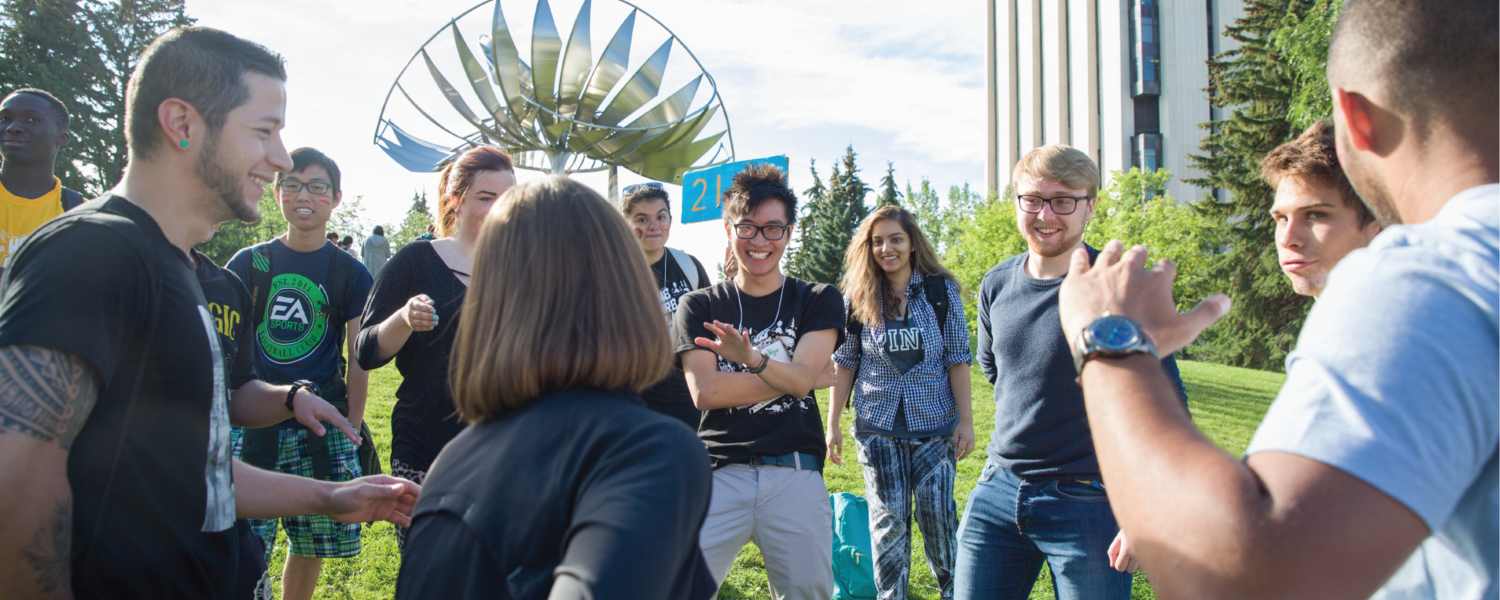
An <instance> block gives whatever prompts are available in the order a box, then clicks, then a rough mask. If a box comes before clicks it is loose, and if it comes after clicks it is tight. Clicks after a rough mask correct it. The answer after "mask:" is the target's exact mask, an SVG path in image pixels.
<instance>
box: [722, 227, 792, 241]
mask: <svg viewBox="0 0 1500 600" xmlns="http://www.w3.org/2000/svg"><path fill="white" fill-rule="evenodd" d="M791 228H792V227H791V226H790V225H750V224H748V223H741V224H737V225H735V226H734V234H735V235H737V236H739V237H740V239H742V240H753V239H755V234H757V233H759V234H761V235H763V236H765V238H766V239H767V240H768V241H772V242H774V241H776V240H779V239H781V238H784V237H786V232H787V230H789V229H791Z"/></svg>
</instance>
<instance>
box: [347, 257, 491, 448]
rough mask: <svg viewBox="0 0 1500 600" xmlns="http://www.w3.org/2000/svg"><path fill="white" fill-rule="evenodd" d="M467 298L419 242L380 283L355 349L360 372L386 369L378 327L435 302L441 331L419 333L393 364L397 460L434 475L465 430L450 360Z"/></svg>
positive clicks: (395, 259) (393, 435) (393, 263)
mask: <svg viewBox="0 0 1500 600" xmlns="http://www.w3.org/2000/svg"><path fill="white" fill-rule="evenodd" d="M468 291H469V288H468V286H465V285H464V284H463V283H462V282H460V281H459V280H458V277H456V276H455V275H454V274H453V272H452V271H450V270H448V263H445V262H443V259H442V258H441V257H439V256H438V254H437V251H436V250H433V249H432V243H431V242H428V241H423V240H418V241H414V242H412V243H409V244H407V245H405V246H402V247H401V251H399V252H397V253H396V255H395V256H392V257H391V260H390V262H387V263H385V267H384V268H382V269H381V270H380V276H379V277H377V278H376V279H375V287H374V289H373V290H371V292H370V301H369V302H368V303H367V306H366V309H365V316H364V320H363V321H361V322H360V325H359V327H360V329H359V338H358V339H356V340H355V342H354V351H355V354H356V355H358V360H359V366H360V367H362V368H364V369H366V370H371V371H373V370H375V369H378V368H380V367H381V366H383V365H385V364H386V363H388V362H390V359H385V360H381V359H380V344H379V340H378V339H377V337H376V335H375V334H376V331H375V328H376V326H378V325H380V324H381V323H383V322H385V320H386V319H389V318H390V316H391V315H392V314H395V312H396V311H397V310H400V309H401V307H402V306H405V305H406V303H407V301H409V300H411V298H412V297H413V296H416V295H419V294H427V297H429V298H432V303H433V306H434V307H435V308H437V314H438V326H437V328H435V329H433V330H432V331H414V332H412V334H411V337H409V338H407V339H406V344H405V345H403V346H401V349H400V350H399V351H397V352H396V356H395V357H394V358H395V359H396V370H398V371H401V387H398V388H396V408H395V410H394V411H393V412H392V413H391V438H392V441H391V458H394V459H396V460H399V461H401V462H402V463H405V464H406V465H407V466H409V467H411V468H414V469H417V470H419V471H425V470H427V467H428V466H429V465H431V464H432V460H433V459H434V458H437V455H438V452H439V451H441V450H442V449H443V446H444V445H445V444H447V443H448V441H449V440H452V439H453V437H454V436H456V435H458V432H460V431H463V429H464V422H463V421H462V420H461V419H459V417H458V410H457V409H456V408H454V407H453V395H452V394H450V393H449V392H448V356H449V355H450V354H451V353H452V352H453V337H454V335H455V334H456V332H457V331H458V315H459V312H461V310H462V309H463V304H464V294H466V293H468Z"/></svg>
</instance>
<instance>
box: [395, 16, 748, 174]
mask: <svg viewBox="0 0 1500 600" xmlns="http://www.w3.org/2000/svg"><path fill="white" fill-rule="evenodd" d="M606 1H609V0H606ZM614 1H616V2H620V3H621V4H624V5H625V6H628V7H629V9H630V15H629V16H628V17H626V18H625V19H624V21H623V22H622V23H621V24H620V26H619V28H618V29H617V30H616V32H615V34H614V37H613V38H612V39H611V40H610V41H609V43H608V45H606V46H605V48H604V51H603V52H602V53H601V54H600V55H599V56H598V58H597V62H595V57H594V55H593V53H592V51H591V41H590V25H591V23H590V16H591V13H592V10H591V9H592V0H584V2H583V6H582V8H581V9H580V10H579V11H578V17H577V18H576V19H575V20H574V22H573V28H572V32H571V34H570V35H569V36H568V39H567V43H566V45H564V42H563V39H562V38H561V36H559V34H558V28H557V25H556V23H555V22H554V20H553V18H552V10H551V6H550V5H549V4H548V2H547V0H538V2H537V6H536V13H535V18H534V20H533V23H532V29H531V44H530V45H531V53H530V54H531V56H530V58H531V62H530V64H527V62H526V61H524V60H522V59H521V54H520V52H519V51H518V50H517V46H518V45H519V44H518V40H517V37H518V36H517V33H518V32H516V31H513V28H512V27H507V25H506V21H505V15H504V13H503V11H502V6H501V0H486V1H485V2H481V3H480V4H478V5H476V6H474V7H473V8H471V9H469V10H467V11H465V12H463V13H462V14H460V15H458V16H457V17H454V18H453V20H451V21H450V22H449V23H448V24H447V25H445V26H443V27H442V28H441V29H439V30H438V31H437V32H436V33H434V34H433V35H432V37H431V38H428V40H427V42H425V43H424V44H423V45H422V47H421V48H420V49H418V50H417V52H416V54H415V55H413V56H412V58H411V60H410V61H408V62H407V64H406V66H405V67H404V68H402V70H401V74H400V75H398V76H397V77H396V81H395V83H393V84H392V85H391V90H390V91H389V92H387V94H386V99H385V104H384V105H382V107H381V111H380V119H379V122H378V124H377V126H376V129H375V144H376V145H377V146H380V148H381V149H383V150H385V152H386V153H387V154H388V155H390V157H391V158H392V159H394V160H395V161H396V162H398V163H400V164H401V166H403V167H405V168H406V169H408V170H411V171H417V172H431V171H434V170H436V169H438V168H440V167H441V165H442V164H444V163H445V162H446V161H448V160H449V159H451V158H453V157H454V156H456V155H457V154H459V153H462V152H463V151H465V150H467V149H469V148H471V147H474V146H477V145H481V144H489V145H493V146H496V147H499V148H502V149H505V150H506V151H508V152H510V153H511V155H512V156H513V157H514V158H515V163H516V166H517V167H519V168H523V169H530V170H535V171H547V172H551V173H556V174H570V173H583V172H592V171H601V170H605V169H608V170H609V171H610V187H611V193H612V195H613V194H615V193H617V192H616V189H617V185H618V184H617V180H616V177H615V175H616V171H615V168H616V167H625V168H627V169H629V170H631V171H634V172H636V173H638V174H640V175H642V176H645V177H648V178H650V179H655V180H658V181H665V182H671V183H680V182H681V179H682V174H683V173H685V172H687V171H689V170H691V169H694V168H702V167H704V166H710V165H714V164H719V163H723V162H728V161H732V160H734V138H733V133H732V132H731V131H730V129H729V119H728V116H727V114H725V113H724V106H723V101H722V100H721V98H720V97H719V90H718V86H717V85H716V84H715V83H714V80H713V77H712V76H710V75H709V74H708V72H707V71H706V70H704V69H703V64H702V63H700V62H698V59H697V57H696V56H693V54H692V51H690V50H688V49H687V47H686V46H685V45H683V44H682V42H681V40H679V39H678V38H677V36H676V34H673V33H672V32H671V30H669V29H667V27H666V25H664V24H662V23H661V21H659V20H657V19H656V18H655V17H652V16H651V15H650V14H648V13H646V12H645V11H643V10H641V9H640V8H639V7H637V6H635V5H634V4H630V3H629V2H625V1H624V0H614ZM491 3H493V4H494V13H493V17H492V19H491V21H490V24H489V25H490V27H489V29H490V34H489V36H488V40H487V41H486V40H485V39H484V37H481V38H480V40H481V42H480V49H481V50H482V53H481V55H482V56H484V58H485V62H483V63H481V62H480V60H479V59H478V58H476V56H475V53H474V51H473V48H471V47H470V46H469V44H468V42H467V41H465V38H464V35H463V32H461V31H460V29H459V22H460V20H462V19H463V18H464V17H465V16H467V15H469V14H470V13H473V12H474V11H476V10H478V9H480V8H482V7H484V6H485V5H486V4H491ZM637 14H639V15H644V16H645V17H646V18H648V19H650V20H651V21H654V22H655V23H656V24H657V25H659V26H660V27H661V29H662V30H663V31H665V32H666V34H667V36H668V37H667V39H666V41H665V42H664V43H662V44H661V46H660V47H659V48H658V49H657V50H656V51H655V52H654V53H652V54H651V55H650V57H649V58H647V59H646V60H644V61H643V62H641V64H640V65H639V66H638V67H637V68H636V69H635V73H634V75H632V76H631V77H630V78H629V79H626V78H625V77H624V76H625V74H626V71H627V66H629V61H630V50H631V42H632V38H633V37H634V36H635V30H636V16H637ZM444 30H449V31H451V37H452V42H451V44H452V47H453V49H456V51H457V52H456V59H450V60H454V61H456V62H457V64H449V65H439V64H438V62H436V61H434V59H433V55H434V54H438V55H439V56H440V58H441V56H443V55H447V54H449V48H446V47H439V45H440V44H447V43H448V42H447V41H446V40H442V41H440V40H439V39H438V38H439V37H440V36H441V35H442V34H443V32H444ZM673 46H680V47H681V49H682V51H684V52H686V53H687V55H688V56H689V57H690V58H691V59H692V64H694V65H696V66H697V69H698V71H699V73H698V74H697V76H696V77H692V78H691V79H690V80H689V81H688V83H687V84H686V85H684V86H682V87H681V88H680V89H678V90H677V91H676V92H675V93H673V94H671V95H670V96H667V97H666V98H664V99H662V100H660V101H658V102H656V103H655V105H654V106H651V107H650V108H647V105H648V104H651V102H652V101H653V100H655V99H656V98H657V96H658V94H659V93H660V91H661V86H662V81H663V78H664V76H665V74H666V67H667V64H668V61H669V59H670V56H671V52H672V49H673ZM439 51H442V52H439ZM413 65H420V66H419V67H418V68H417V69H413V68H412V67H413ZM445 67H446V70H447V71H448V72H449V73H453V74H458V75H460V76H461V77H460V79H459V81H462V82H464V83H467V84H468V87H470V88H472V90H473V98H476V99H477V100H478V106H477V107H476V106H473V105H471V104H470V102H469V100H468V99H466V98H465V97H464V94H461V93H460V91H459V89H458V88H457V87H456V86H455V85H454V84H453V83H451V82H452V81H453V80H450V79H449V78H448V76H447V75H445V74H444V72H445ZM705 80H707V83H708V90H706V91H707V93H705V94H700V93H699V91H700V87H701V86H702V84H703V82H704V81H705ZM417 86H436V89H437V91H438V92H440V93H441V97H442V98H443V100H434V99H429V100H427V104H428V105H427V106H423V105H422V104H421V103H419V102H418V101H417V100H415V99H413V92H420V91H427V92H429V94H428V95H429V97H430V96H431V94H430V91H431V90H430V89H428V90H419V88H418V87H417ZM398 94H399V96H400V99H402V100H404V101H405V102H406V103H408V104H409V106H410V107H411V108H415V109H416V112H417V113H419V114H420V115H421V116H422V117H425V118H426V120H427V121H429V122H430V123H431V124H432V125H435V126H436V127H437V129H438V130H441V131H442V132H445V133H446V134H448V135H451V136H452V138H453V139H450V141H449V142H448V143H446V144H445V143H434V142H429V141H426V140H422V139H418V138H417V137H415V136H413V135H412V134H410V133H408V132H407V131H406V130H404V129H402V128H401V127H399V126H397V124H396V123H395V122H394V121H393V120H392V117H391V116H390V115H391V114H392V112H393V109H394V108H395V107H393V106H392V104H391V100H392V98H393V97H395V96H397V95H398ZM700 96H701V97H703V98H702V99H701V100H698V99H699V97H700ZM444 100H445V102H444ZM695 100H698V101H697V102H695ZM434 104H437V106H434ZM442 104H446V105H447V106H446V107H444V106H441V105H442ZM476 108H477V110H476ZM438 115H446V116H447V117H448V118H447V119H440V118H438ZM716 115H723V118H722V119H720V121H722V127H723V131H719V132H718V133H713V134H709V135H706V136H703V137H699V136H700V134H701V133H702V132H703V130H704V129H705V127H707V126H708V125H709V124H710V123H711V122H717V121H715V116H716ZM632 116H633V117H634V118H631V117H632ZM627 118H630V120H629V121H628V122H626V119H627ZM429 129H430V128H429ZM721 140H722V141H721ZM726 142H727V143H726ZM710 151H713V153H712V154H711V155H710V154H709V152H710Z"/></svg>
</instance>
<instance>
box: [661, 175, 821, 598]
mask: <svg viewBox="0 0 1500 600" xmlns="http://www.w3.org/2000/svg"><path fill="white" fill-rule="evenodd" d="M796 215H797V196H796V194H795V193H793V192H792V190H791V188H789V187H788V186H787V184H786V175H785V174H784V173H782V171H781V170H780V169H778V168H776V167H773V166H770V165H755V166H752V167H749V168H746V169H745V170H744V171H742V172H741V173H739V174H738V175H735V177H734V185H733V186H731V187H730V188H729V190H728V191H726V192H725V193H724V221H725V224H724V226H725V230H726V232H727V233H729V234H730V236H729V237H730V244H731V246H732V248H733V250H734V256H735V258H736V259H737V260H738V261H739V270H738V271H737V272H736V273H735V276H734V277H733V278H731V279H729V280H727V281H724V282H722V283H720V284H718V285H715V286H712V287H709V288H707V289H702V290H697V291H693V292H689V293H688V294H687V295H685V296H683V297H682V298H681V300H680V303H679V305H678V308H677V316H676V325H675V327H674V328H673V336H674V338H675V340H674V342H673V344H674V346H675V350H676V351H677V353H678V356H679V357H680V358H681V360H682V367H683V370H684V371H685V372H686V379H687V386H688V391H689V393H690V394H691V395H692V397H693V403H694V404H696V405H697V407H698V409H699V410H703V411H705V413H704V415H703V420H702V422H701V424H700V425H699V427H698V437H700V438H702V439H703V443H704V445H706V446H708V454H709V457H710V458H711V459H712V462H713V468H714V489H713V499H712V500H711V502H710V504H709V508H708V518H707V519H706V520H705V521H704V523H703V529H702V532H701V533H700V534H699V544H700V545H701V546H702V547H703V557H704V558H705V559H706V560H707V561H708V566H709V569H710V570H711V571H712V572H713V574H714V579H715V581H717V582H718V583H720V584H722V583H723V582H724V578H725V576H727V575H728V574H729V567H730V565H732V564H733V563H734V558H735V556H736V555H737V554H739V551H740V548H742V547H743V546H744V545H745V543H746V542H751V541H753V542H755V545H756V546H759V547H760V552H761V555H762V556H764V557H765V563H766V578H767V579H768V580H769V582H770V584H771V591H772V595H773V596H775V597H777V598H790V599H793V600H827V598H828V597H829V596H830V595H832V594H833V567H832V562H833V539H832V538H833V533H832V519H833V508H832V507H831V506H830V505H829V503H828V488H827V487H826V486H824V484H823V476H822V471H823V452H824V451H823V420H822V418H821V417H820V416H819V414H818V402H817V399H816V398H814V397H813V390H815V389H821V388H826V387H829V386H832V385H833V365H832V362H830V360H829V359H830V358H831V357H832V356H833V349H834V348H835V347H837V346H838V344H839V343H841V342H842V339H841V338H842V337H843V333H844V298H843V295H842V294H840V293H839V291H838V288H835V287H834V286H831V285H824V284H815V283H809V282H806V281H799V280H796V279H793V278H791V277H787V276H785V275H783V274H782V273H781V256H782V254H784V253H785V252H786V246H787V242H789V241H791V233H792V226H793V224H794V222H795V219H796Z"/></svg>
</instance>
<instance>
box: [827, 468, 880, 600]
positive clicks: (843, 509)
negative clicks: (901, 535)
mask: <svg viewBox="0 0 1500 600" xmlns="http://www.w3.org/2000/svg"><path fill="white" fill-rule="evenodd" d="M828 501H829V502H831V503H833V585H834V587H833V600H867V599H868V600H873V599H874V598H875V553H874V552H873V551H872V550H871V546H870V506H869V503H867V502H866V501H865V499H864V498H861V497H859V496H856V495H854V494H848V493H842V494H832V495H830V496H829V497H828Z"/></svg>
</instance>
